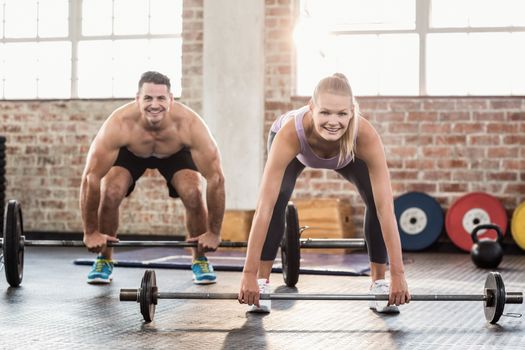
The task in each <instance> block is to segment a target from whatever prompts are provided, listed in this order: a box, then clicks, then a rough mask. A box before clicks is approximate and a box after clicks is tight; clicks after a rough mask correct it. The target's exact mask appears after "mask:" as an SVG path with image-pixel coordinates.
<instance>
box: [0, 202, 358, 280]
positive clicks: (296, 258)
mask: <svg viewBox="0 0 525 350" xmlns="http://www.w3.org/2000/svg"><path fill="white" fill-rule="evenodd" d="M286 218H287V222H286V234H285V235H284V237H283V240H282V242H281V256H282V259H283V261H282V265H283V268H282V270H283V278H284V280H285V282H286V284H287V285H288V286H295V284H296V283H297V281H298V279H299V266H300V258H301V256H300V252H299V251H300V249H301V248H313V249H316V248H325V249H326V248H353V249H363V248H365V247H366V244H365V240H364V239H360V238H347V239H316V238H307V239H300V232H301V228H300V227H299V225H298V219H297V210H296V209H295V206H294V205H293V203H291V202H290V203H289V204H288V207H287V210H286ZM23 226H24V225H23V218H22V208H21V206H20V203H19V202H18V201H17V200H10V201H9V202H8V203H7V206H6V207H5V212H4V232H3V238H0V246H2V253H3V263H4V268H5V275H6V279H7V282H8V283H9V285H11V286H12V287H18V286H19V285H20V284H21V283H22V278H23V269H24V248H25V247H85V245H84V242H82V241H75V240H26V239H25V236H24V227H23ZM107 246H108V247H172V248H188V247H197V242H186V241H119V242H107ZM247 246H248V242H230V241H222V242H220V244H219V247H222V248H242V247H247Z"/></svg>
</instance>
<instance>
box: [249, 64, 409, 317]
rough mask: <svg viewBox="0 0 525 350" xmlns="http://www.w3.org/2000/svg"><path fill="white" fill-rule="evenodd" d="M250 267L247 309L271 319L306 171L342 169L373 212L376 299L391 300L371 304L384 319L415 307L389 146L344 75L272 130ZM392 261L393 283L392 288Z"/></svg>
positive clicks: (370, 239)
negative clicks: (277, 264)
mask: <svg viewBox="0 0 525 350" xmlns="http://www.w3.org/2000/svg"><path fill="white" fill-rule="evenodd" d="M268 144H269V146H270V150H269V154H268V160H267V162H266V166H265V169H264V174H263V177H262V183H261V189H260V193H259V199H258V203H257V209H256V212H255V216H254V218H253V222H252V227H251V231H250V238H249V241H248V250H247V254H246V261H245V264H244V270H243V276H242V280H241V288H240V292H239V302H240V303H246V304H249V305H252V307H251V309H250V311H254V312H270V301H269V300H261V301H259V293H269V277H270V273H271V269H272V265H273V261H274V260H275V257H276V255H277V250H278V247H279V244H280V242H281V238H282V235H283V232H284V223H285V218H284V214H285V208H286V205H287V203H288V200H289V199H290V196H291V194H292V192H293V189H294V186H295V182H296V179H297V177H298V176H299V174H300V173H301V171H302V170H303V169H304V168H305V166H309V167H312V168H322V169H334V170H335V171H337V172H338V173H339V174H341V175H342V176H343V177H344V178H345V179H347V180H348V181H350V182H352V183H353V184H354V185H355V186H356V188H357V189H358V191H359V193H360V195H361V197H362V198H363V201H364V203H365V205H366V208H367V210H366V214H365V224H364V233H365V239H366V243H367V247H368V255H369V258H370V267H371V278H372V285H371V287H370V292H371V293H374V294H389V300H388V303H386V302H384V303H382V304H381V303H379V302H371V303H370V308H371V309H374V310H375V311H377V312H387V313H391V312H399V310H398V309H397V307H396V306H394V305H401V304H404V303H408V302H409V301H410V294H409V291H408V286H407V282H406V280H405V275H404V266H403V260H402V253H401V243H400V240H399V233H398V230H397V223H396V218H395V215H394V206H393V198H392V189H391V186H390V177H389V173H388V167H387V163H386V159H385V153H384V150H383V144H382V142H381V139H380V137H379V135H378V134H377V132H376V130H375V129H374V127H373V126H372V125H371V124H370V123H369V122H368V121H367V120H365V119H363V118H361V117H360V114H359V106H358V105H357V102H356V101H355V99H354V96H353V94H352V89H351V87H350V85H349V83H348V80H347V79H346V77H345V76H344V75H343V74H340V73H336V74H334V75H333V76H330V77H326V78H324V79H322V80H321V81H320V82H319V83H318V84H317V86H316V88H315V90H314V93H313V96H312V99H311V100H310V102H309V103H308V105H307V106H304V107H302V108H300V109H298V110H293V111H290V112H288V113H286V114H284V115H283V116H281V117H280V118H279V119H278V120H276V121H275V122H274V123H273V125H272V128H271V131H270V135H269V140H268ZM388 257H390V259H389V263H390V277H391V283H390V286H389V283H388V282H387V281H386V280H385V272H386V268H387V260H388Z"/></svg>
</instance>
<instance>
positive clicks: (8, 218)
mask: <svg viewBox="0 0 525 350" xmlns="http://www.w3.org/2000/svg"><path fill="white" fill-rule="evenodd" d="M3 229H4V242H3V247H2V249H3V253H4V270H5V278H6V280H7V282H8V283H9V285H10V286H12V287H18V286H19V285H20V283H22V278H23V274H24V247H23V245H21V244H20V239H21V237H22V236H23V233H24V227H23V222H22V209H21V207H20V204H19V203H18V201H16V200H14V199H12V200H10V201H9V202H8V203H7V206H6V208H5V212H4V227H3Z"/></svg>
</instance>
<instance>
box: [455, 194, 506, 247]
mask: <svg viewBox="0 0 525 350" xmlns="http://www.w3.org/2000/svg"><path fill="white" fill-rule="evenodd" d="M507 221H508V219H507V212H506V211H505V208H504V207H503V205H502V204H501V203H500V201H499V200H498V199H497V198H495V197H493V196H491V195H490V194H487V193H483V192H473V193H469V194H466V195H464V196H462V197H460V198H458V199H457V200H455V201H454V203H452V205H451V206H450V208H449V209H448V211H447V214H446V216H445V228H446V230H447V235H448V236H449V237H450V240H451V241H452V243H454V245H456V246H457V247H458V248H460V249H462V250H464V251H466V252H470V249H471V248H472V244H473V243H472V237H471V235H470V234H471V232H472V230H473V229H474V227H476V226H477V225H481V224H495V225H498V226H499V227H500V228H501V231H502V232H503V234H505V232H506V231H507ZM478 237H479V238H480V239H481V238H490V239H494V240H495V239H496V238H497V234H496V232H494V231H493V230H488V231H486V230H482V231H480V232H479V233H478Z"/></svg>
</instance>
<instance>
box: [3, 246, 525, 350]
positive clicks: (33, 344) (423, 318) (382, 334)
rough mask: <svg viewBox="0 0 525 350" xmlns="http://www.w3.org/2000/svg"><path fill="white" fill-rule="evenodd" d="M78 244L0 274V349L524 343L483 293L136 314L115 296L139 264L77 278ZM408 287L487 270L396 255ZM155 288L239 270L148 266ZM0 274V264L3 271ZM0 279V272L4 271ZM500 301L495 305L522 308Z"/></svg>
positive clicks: (327, 285)
mask: <svg viewBox="0 0 525 350" xmlns="http://www.w3.org/2000/svg"><path fill="white" fill-rule="evenodd" d="M91 256H92V255H90V254H89V253H88V252H86V251H85V250H84V249H81V248H33V247H27V248H26V253H25V267H24V279H23V281H22V284H21V286H20V287H18V288H11V287H9V286H8V284H7V282H5V280H2V281H0V286H1V288H2V295H1V300H0V315H1V323H0V344H1V345H0V347H1V348H2V349H97V348H98V349H207V350H210V349H301V350H305V349H374V350H375V349H447V350H448V349H524V348H525V326H524V320H523V318H517V317H510V316H503V317H502V318H501V319H500V321H499V323H498V324H497V325H490V324H489V323H487V322H486V321H485V317H484V313H483V303H482V302H480V301H470V302H423V301H420V302H416V301H414V302H412V303H410V304H409V305H407V306H403V307H401V313H400V314H398V315H390V316H386V315H379V314H376V313H374V312H372V311H371V310H370V309H369V308H368V304H367V302H366V301H274V302H273V308H272V313H271V314H269V315H253V314H247V313H246V312H245V311H246V308H247V307H246V306H245V305H239V304H238V303H237V302H236V301H233V300H222V301H220V300H191V301H190V300H185V301H177V300H164V299H163V300H159V303H158V305H157V311H156V313H155V319H154V320H153V322H152V323H149V324H145V323H144V322H143V320H142V316H141V314H140V309H139V304H138V303H135V302H120V301H119V290H120V289H121V288H138V287H139V285H140V281H141V279H142V276H143V274H144V270H143V269H139V268H118V269H115V273H114V281H113V283H112V284H111V285H106V286H92V285H88V284H86V282H85V277H86V274H87V272H88V270H89V267H88V266H79V265H74V264H73V263H72V262H73V260H74V259H76V258H81V257H91ZM405 259H406V260H407V261H408V262H409V263H407V264H406V273H407V277H408V282H409V285H410V288H411V292H412V293H413V294H483V286H484V283H485V278H486V275H487V273H488V272H487V271H485V270H481V269H478V268H475V267H474V265H473V264H472V263H471V261H470V257H469V256H468V255H467V254H453V253H447V254H445V253H417V254H415V253H413V254H407V253H405ZM524 266H525V255H523V254H522V255H506V256H505V257H504V260H503V262H502V264H501V265H500V268H499V269H498V270H499V271H500V273H501V274H502V276H503V280H504V282H505V286H506V289H507V291H523V290H524V289H525V278H524V276H525V274H524V271H523V270H524ZM156 274H157V284H158V287H159V291H161V292H174V291H186V292H188V291H190V292H203V291H204V292H208V291H209V292H237V291H238V288H239V278H240V273H238V272H218V283H217V284H215V285H208V286H196V285H194V284H193V283H192V281H191V273H190V271H186V270H171V269H170V270H168V269H158V270H156ZM2 275H3V272H2ZM2 279H3V276H2ZM272 285H273V288H274V291H275V292H300V293H366V292H367V287H368V285H369V277H347V276H346V277H342V276H315V275H302V276H300V279H299V283H298V285H297V288H296V289H290V288H288V287H285V286H284V284H283V281H282V276H281V275H278V274H275V275H272ZM524 308H525V307H524V305H506V307H505V311H504V313H520V314H521V313H523V311H524Z"/></svg>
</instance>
